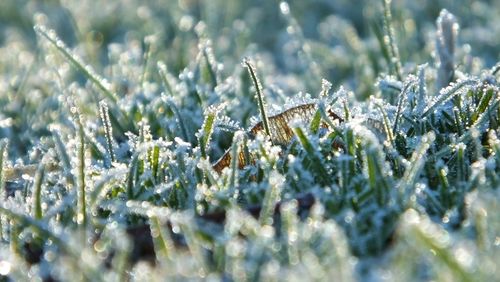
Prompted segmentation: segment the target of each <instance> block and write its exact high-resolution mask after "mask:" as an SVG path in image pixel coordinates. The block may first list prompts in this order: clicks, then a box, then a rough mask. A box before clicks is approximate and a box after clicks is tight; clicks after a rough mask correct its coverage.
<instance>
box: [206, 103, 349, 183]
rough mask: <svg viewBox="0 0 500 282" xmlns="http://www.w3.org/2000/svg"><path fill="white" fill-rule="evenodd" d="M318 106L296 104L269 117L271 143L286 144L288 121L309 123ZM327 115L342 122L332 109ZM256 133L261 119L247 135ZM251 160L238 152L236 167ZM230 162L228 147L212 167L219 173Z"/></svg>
mask: <svg viewBox="0 0 500 282" xmlns="http://www.w3.org/2000/svg"><path fill="white" fill-rule="evenodd" d="M317 109H318V106H317V105H316V104H314V103H309V104H303V105H300V106H296V107H293V108H290V109H288V110H286V111H283V112H281V113H279V114H277V115H274V116H270V117H269V127H270V131H271V141H272V142H273V144H278V145H283V146H286V145H288V144H289V143H290V141H291V140H292V138H293V135H294V133H293V130H292V128H291V127H290V122H292V121H293V120H295V119H300V120H302V121H304V123H307V124H309V123H310V122H311V120H312V118H313V116H314V114H315V113H316V111H317ZM328 115H329V116H330V118H332V120H338V121H339V122H343V121H344V120H343V119H342V118H341V117H340V116H338V115H337V114H335V113H334V112H333V111H332V110H329V111H328ZM323 126H325V125H323ZM258 133H261V134H264V127H263V124H262V121H261V122H259V123H257V124H256V125H254V126H253V127H252V128H251V129H250V130H249V135H251V136H256V135H257V134H258ZM251 161H252V160H245V156H244V153H243V152H240V154H239V156H238V167H239V168H240V169H241V168H243V167H244V166H246V165H247V164H248V163H249V162H251ZM230 164H231V154H230V150H229V149H228V150H227V151H226V152H225V153H224V155H222V157H221V158H220V159H219V160H218V161H217V162H215V164H213V166H212V167H213V169H214V170H215V171H216V172H217V173H221V172H222V170H223V169H224V168H226V167H228V166H229V165H230Z"/></svg>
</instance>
